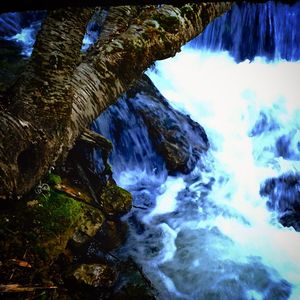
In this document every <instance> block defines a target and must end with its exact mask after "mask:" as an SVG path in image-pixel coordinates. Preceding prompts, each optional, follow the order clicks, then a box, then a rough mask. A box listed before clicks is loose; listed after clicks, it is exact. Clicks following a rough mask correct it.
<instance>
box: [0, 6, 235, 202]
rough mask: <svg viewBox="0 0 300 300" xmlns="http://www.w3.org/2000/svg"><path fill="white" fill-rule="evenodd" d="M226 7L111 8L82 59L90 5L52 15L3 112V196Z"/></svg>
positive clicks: (41, 169) (23, 184) (20, 187)
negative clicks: (85, 7)
mask: <svg viewBox="0 0 300 300" xmlns="http://www.w3.org/2000/svg"><path fill="white" fill-rule="evenodd" d="M230 5H231V4H228V3H200V4H186V5H184V6H182V7H174V6H171V5H158V6H154V5H147V6H143V7H141V6H126V7H118V8H112V9H110V11H109V15H108V17H107V21H106V22H105V23H104V30H103V33H102V35H101V36H100V38H99V40H98V42H97V43H96V44H95V45H94V46H93V47H92V48H91V50H90V51H89V52H88V53H87V54H86V55H85V56H84V58H83V61H82V62H81V63H79V64H78V61H79V57H80V46H81V41H82V38H83V35H84V32H85V27H86V24H87V22H88V20H89V19H90V17H91V15H92V13H93V10H92V9H76V10H74V9H70V10H58V11H53V12H51V13H49V16H48V18H47V20H46V21H45V23H44V25H43V27H42V29H41V31H40V33H39V35H38V38H37V42H36V45H35V50H34V52H33V55H32V58H31V62H30V65H29V67H28V69H27V70H26V72H25V74H24V75H23V76H22V77H21V78H20V80H19V81H18V82H17V83H16V85H15V86H14V87H13V89H12V90H10V91H9V93H8V94H7V97H8V98H9V101H8V103H9V105H8V106H6V109H5V110H3V111H1V112H0V114H1V118H0V139H1V141H2V143H1V145H0V198H6V197H7V196H8V195H11V196H17V195H22V194H24V193H26V192H27V191H29V190H30V189H31V188H32V187H33V186H34V185H35V184H36V183H37V182H38V181H39V180H40V178H41V177H42V175H43V174H45V173H46V172H47V170H48V169H49V167H50V166H52V165H54V164H55V162H56V160H57V159H58V158H59V157H61V156H64V155H65V154H66V153H67V152H68V150H70V149H71V148H72V147H73V145H74V142H75V140H76V139H77V138H78V137H79V136H80V134H81V133H82V132H83V130H84V129H85V128H86V127H88V126H89V125H90V123H91V122H92V121H93V120H94V119H95V118H96V117H97V116H98V115H99V114H100V113H101V112H103V111H104V110H105V109H106V108H107V107H108V106H109V105H111V104H112V103H114V102H115V101H116V100H117V99H118V96H120V94H122V93H123V92H125V91H126V90H127V89H128V88H129V87H130V86H131V84H132V83H133V82H134V81H135V80H137V79H138V78H139V77H140V76H141V74H142V72H143V71H144V70H145V69H146V68H147V67H149V66H150V65H151V63H153V62H154V61H155V60H159V59H164V58H167V57H170V56H174V55H175V54H176V52H178V51H180V47H181V46H182V45H183V44H185V43H186V42H187V41H189V40H190V39H192V38H193V37H195V36H196V35H198V34H199V33H200V32H201V31H203V29H204V28H205V26H206V25H207V24H208V23H209V22H210V21H212V20H213V19H214V18H216V17H217V16H219V15H220V14H222V13H223V12H225V11H226V10H227V9H228V8H229V7H230ZM122 16H123V17H122ZM116 17H117V18H116Z"/></svg>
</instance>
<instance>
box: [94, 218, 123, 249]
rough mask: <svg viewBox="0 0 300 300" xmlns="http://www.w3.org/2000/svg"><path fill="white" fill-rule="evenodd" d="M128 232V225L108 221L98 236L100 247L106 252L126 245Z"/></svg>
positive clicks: (117, 221)
mask: <svg viewBox="0 0 300 300" xmlns="http://www.w3.org/2000/svg"><path fill="white" fill-rule="evenodd" d="M127 231H128V225H127V223H125V222H122V221H119V220H115V221H109V220H106V221H105V222H104V223H103V225H102V226H101V229H100V230H99V231H98V233H97V235H96V239H97V242H98V245H99V247H101V249H102V251H106V252H107V251H111V250H113V249H116V248H118V247H119V246H121V245H122V244H123V243H124V241H125V239H126V236H127Z"/></svg>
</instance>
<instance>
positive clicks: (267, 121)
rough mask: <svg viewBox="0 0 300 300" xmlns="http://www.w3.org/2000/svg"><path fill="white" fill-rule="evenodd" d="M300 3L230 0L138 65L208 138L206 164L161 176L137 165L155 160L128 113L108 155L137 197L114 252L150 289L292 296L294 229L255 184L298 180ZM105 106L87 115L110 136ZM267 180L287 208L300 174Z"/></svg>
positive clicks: (298, 279) (296, 292)
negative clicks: (167, 53)
mask: <svg viewBox="0 0 300 300" xmlns="http://www.w3.org/2000/svg"><path fill="white" fill-rule="evenodd" d="M298 11H299V5H298V4H296V5H294V6H288V5H283V4H277V5H275V4H274V3H266V4H259V5H253V4H245V5H242V6H239V7H238V6H235V7H234V8H233V10H232V11H231V12H230V13H228V14H227V15H225V16H223V17H221V18H219V19H217V20H216V21H215V22H212V23H211V24H210V25H209V26H208V28H207V30H206V31H205V32H204V33H203V34H202V35H200V36H199V37H197V38H196V39H195V40H193V41H192V42H190V43H189V44H188V45H186V46H184V47H183V48H182V51H181V52H180V53H179V54H177V55H176V56H175V57H173V58H170V59H167V60H164V61H159V62H157V63H156V65H155V68H152V69H151V70H148V71H147V74H148V75H149V76H150V78H151V79H152V80H153V82H154V83H155V85H156V87H157V88H158V89H159V90H160V92H161V93H162V94H163V95H164V96H165V97H166V98H167V99H168V100H169V102H170V104H171V105H172V106H173V107H174V108H176V109H178V110H180V111H182V112H184V113H187V114H189V115H190V116H191V117H192V119H194V120H195V121H197V122H198V123H199V124H201V125H202V126H203V127H204V128H205V130H206V132H207V135H208V137H209V142H210V145H211V148H210V150H209V151H208V152H207V154H206V155H204V156H203V157H202V163H203V164H204V165H205V168H203V164H201V165H199V166H197V167H196V168H195V170H194V171H193V172H192V173H191V174H189V175H179V176H176V177H174V176H166V170H165V168H164V165H163V164H162V166H161V168H158V169H157V168H155V169H152V168H147V167H144V166H145V165H149V164H150V165H151V164H153V163H156V164H157V163H158V161H159V160H158V157H157V156H155V151H153V148H152V145H151V144H150V145H149V140H148V137H147V131H146V130H145V124H143V123H142V122H137V123H135V122H133V127H130V126H127V125H125V135H124V136H131V135H132V136H131V137H130V139H128V138H125V139H124V140H123V142H122V147H123V151H124V152H123V153H120V152H119V148H118V147H117V148H116V149H115V152H113V154H112V157H111V162H112V165H113V169H115V170H117V172H115V173H114V177H115V179H116V181H117V182H118V184H120V185H121V186H123V187H125V188H127V189H128V190H130V191H131V192H132V194H133V196H134V205H135V206H136V207H134V208H133V210H132V211H131V212H130V213H129V214H128V215H127V216H125V218H124V219H125V220H126V221H127V222H128V224H129V228H130V232H129V237H128V240H127V244H126V245H125V246H124V248H122V249H121V250H120V251H119V252H118V255H120V256H123V257H124V258H126V257H127V256H131V257H133V258H134V260H135V261H136V262H137V263H138V264H139V265H140V266H141V267H142V268H143V271H144V273H145V274H146V275H147V276H148V278H149V279H150V280H151V282H152V283H153V284H154V286H155V287H156V289H157V290H158V292H159V296H158V299H205V300H206V299H222V300H223V299H230V300H231V299H270V300H271V299H276V300H277V299H294V300H296V299H299V298H300V256H299V254H298V249H299V248H300V235H299V233H298V232H296V231H295V229H294V228H293V227H284V226H283V225H282V224H281V223H280V222H279V215H280V213H281V212H280V211H279V210H277V209H274V207H273V208H272V207H271V206H270V204H268V203H270V202H269V201H270V199H268V198H267V197H265V196H264V194H263V193H262V192H261V189H262V185H263V184H264V182H265V181H266V180H268V179H269V178H276V177H278V176H281V175H282V174H290V176H292V177H293V176H295V178H296V179H295V180H296V182H297V176H298V174H299V172H300V164H299V158H300V147H299V145H300V135H299V132H300V118H299V117H300V101H299V91H298V78H300V62H299V61H298V60H299V42H298V40H299V32H298V30H297V28H298V27H299V26H298V27H297V26H296V25H297V24H298V23H297V22H299V18H297V17H295V16H297V14H298ZM225 31H227V32H226V33H225ZM228 32H230V34H231V36H230V37H228ZM246 33H247V34H246ZM226 35H227V36H226ZM230 43H231V45H230ZM244 43H245V44H244ZM136 97H139V95H137V96H136ZM123 101H124V99H122V100H121V101H120V103H121V104H119V105H123V104H122V103H123ZM133 101H134V100H133ZM139 101H142V100H141V99H140V98H139ZM144 101H147V99H144ZM109 111H110V118H108V119H107V115H103V116H101V117H100V118H99V119H98V120H97V121H96V124H97V125H99V126H98V130H99V132H101V133H103V134H104V135H105V136H107V137H108V138H111V139H112V140H114V139H115V138H114V135H115V134H116V133H118V132H119V131H118V130H117V131H116V132H115V133H113V131H110V132H108V130H107V126H108V125H107V124H114V122H115V121H112V120H114V117H115V111H114V110H113V108H110V109H109ZM123 112H124V114H123V115H122V122H121V121H120V118H119V114H116V120H117V123H119V124H122V123H123V122H124V123H125V124H127V122H128V120H131V118H132V114H133V112H132V110H130V109H128V111H127V112H126V113H125V111H123ZM109 126H110V127H111V126H114V125H109ZM119 133H120V135H121V136H122V131H120V132H119ZM117 135H118V134H117ZM139 135H142V136H144V137H146V139H147V142H146V143H144V140H142V139H139V138H138V136H139ZM120 139H122V137H120ZM127 140H128V141H129V142H128V144H127ZM145 146H146V148H147V149H149V150H150V149H152V150H151V151H150V152H151V155H144V156H141V157H142V160H135V163H134V165H135V168H132V164H131V163H130V162H131V161H132V160H131V159H130V158H128V162H129V167H127V166H126V163H125V164H124V163H123V157H127V156H128V155H129V156H130V157H135V155H136V154H138V153H141V151H143V148H144V147H145ZM122 147H121V148H122ZM129 153H130V154H129ZM149 160H151V161H150V162H149ZM119 161H120V163H119ZM153 170H156V172H153ZM298 178H299V177H298ZM274 188H275V190H274V192H273V194H272V195H273V196H274V195H275V196H276V195H285V198H284V197H282V198H281V200H280V201H282V199H286V201H288V202H289V203H290V204H289V205H286V206H287V207H289V206H292V205H294V203H293V202H295V201H297V199H296V200H295V197H296V196H297V195H298V194H297V193H298V190H300V183H299V182H298V183H296V184H295V185H294V190H293V189H289V190H287V189H286V187H285V186H284V185H282V184H281V185H278V186H277V187H276V186H275V187H274ZM276 189H277V190H278V189H281V190H278V191H277V190H276ZM289 193H290V194H289ZM289 195H290V196H289ZM276 197H277V196H276ZM280 197H281V196H280ZM139 207H142V208H143V209H140V208H139Z"/></svg>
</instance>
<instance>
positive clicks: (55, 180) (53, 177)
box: [48, 173, 61, 185]
mask: <svg viewBox="0 0 300 300" xmlns="http://www.w3.org/2000/svg"><path fill="white" fill-rule="evenodd" d="M48 182H49V184H52V185H55V184H60V183H61V178H60V176H59V175H55V174H52V173H51V174H49V176H48Z"/></svg>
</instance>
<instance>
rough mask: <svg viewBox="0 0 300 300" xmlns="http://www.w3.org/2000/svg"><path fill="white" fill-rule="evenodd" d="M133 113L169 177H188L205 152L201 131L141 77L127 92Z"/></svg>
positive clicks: (205, 143)
mask: <svg viewBox="0 0 300 300" xmlns="http://www.w3.org/2000/svg"><path fill="white" fill-rule="evenodd" d="M127 96H128V98H129V99H128V101H130V106H131V107H132V108H133V110H134V111H135V112H136V113H137V114H139V115H141V116H142V118H143V120H144V122H145V124H146V126H147V128H148V132H149V136H150V138H151V140H152V142H153V144H154V146H155V148H156V150H157V152H158V153H159V154H160V155H162V156H163V158H164V160H165V163H166V167H167V169H168V170H169V171H170V173H175V172H182V173H184V174H187V173H190V172H191V171H192V170H193V169H194V167H195V165H196V163H197V161H198V160H199V158H200V157H201V153H202V152H205V151H207V150H208V148H209V142H208V138H207V136H206V133H205V131H204V129H203V128H202V127H201V126H200V125H199V124H198V123H196V122H195V121H193V120H192V119H191V118H190V116H188V115H185V114H183V113H181V112H179V111H176V110H175V109H174V108H173V107H172V106H171V105H170V104H169V103H168V101H167V100H166V99H165V98H164V97H163V96H162V94H161V93H160V92H159V91H158V89H157V88H156V87H155V86H154V84H153V83H152V81H151V80H150V79H149V77H148V76H146V75H144V76H143V77H142V78H141V79H140V80H139V81H138V82H137V83H136V84H135V86H134V87H132V88H131V89H130V90H129V91H128V92H127Z"/></svg>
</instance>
